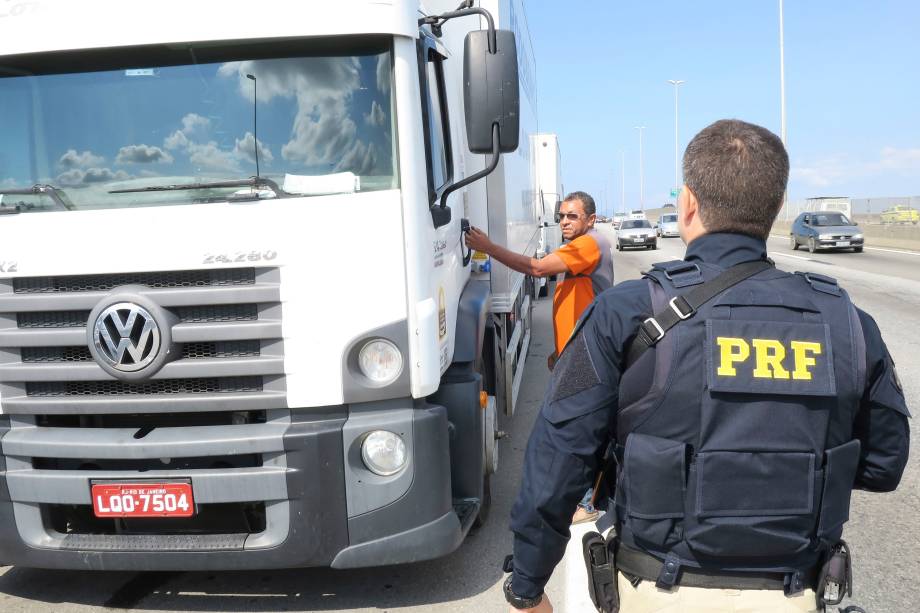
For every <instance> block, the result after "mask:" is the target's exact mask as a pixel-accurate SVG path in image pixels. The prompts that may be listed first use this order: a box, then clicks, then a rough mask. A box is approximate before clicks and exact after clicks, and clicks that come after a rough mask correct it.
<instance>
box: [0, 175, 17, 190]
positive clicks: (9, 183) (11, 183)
mask: <svg viewBox="0 0 920 613" xmlns="http://www.w3.org/2000/svg"><path fill="white" fill-rule="evenodd" d="M17 185H19V182H18V181H16V179H14V178H13V177H9V178H8V179H4V180H2V181H0V189H13V188H14V187H16V186H17Z"/></svg>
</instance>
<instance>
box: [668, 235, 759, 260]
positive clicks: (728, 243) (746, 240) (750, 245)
mask: <svg viewBox="0 0 920 613" xmlns="http://www.w3.org/2000/svg"><path fill="white" fill-rule="evenodd" d="M766 257H767V244H766V242H765V241H764V240H763V239H760V238H755V237H753V236H748V235H747V234H735V233H733V232H707V233H705V234H701V235H700V236H698V237H696V238H695V239H693V241H691V242H690V244H689V245H687V253H686V255H685V256H684V259H685V260H700V261H703V262H707V263H709V264H716V265H718V266H722V267H728V266H734V265H735V264H741V263H742V262H752V261H755V260H763V259H765V258H766Z"/></svg>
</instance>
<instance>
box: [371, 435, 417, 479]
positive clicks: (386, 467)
mask: <svg viewBox="0 0 920 613" xmlns="http://www.w3.org/2000/svg"><path fill="white" fill-rule="evenodd" d="M361 459H362V460H364V465H365V466H367V469H368V470H369V471H371V472H372V473H374V474H376V475H380V476H381V477H389V476H390V475H395V474H396V473H398V472H399V471H401V470H402V469H403V468H405V466H406V461H407V460H408V459H409V453H408V452H407V450H406V444H405V443H404V442H403V440H402V438H400V436H399V435H398V434H394V433H393V432H390V431H388V430H374V431H372V432H370V433H369V434H368V435H367V436H365V437H364V442H363V443H361Z"/></svg>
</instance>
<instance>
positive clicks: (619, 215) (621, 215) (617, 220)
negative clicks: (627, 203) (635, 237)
mask: <svg viewBox="0 0 920 613" xmlns="http://www.w3.org/2000/svg"><path fill="white" fill-rule="evenodd" d="M627 219H629V213H627V212H626V211H617V212H616V213H614V214H613V228H614V230H616V229H617V228H619V227H620V224H621V223H623V222H624V221H626V220H627Z"/></svg>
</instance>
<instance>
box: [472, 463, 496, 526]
mask: <svg viewBox="0 0 920 613" xmlns="http://www.w3.org/2000/svg"><path fill="white" fill-rule="evenodd" d="M491 508H492V477H491V476H490V475H483V477H482V501H481V502H480V504H479V513H477V514H476V519H474V520H473V527H474V528H482V527H483V526H484V525H485V524H486V522H487V521H488V520H489V510H491Z"/></svg>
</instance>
